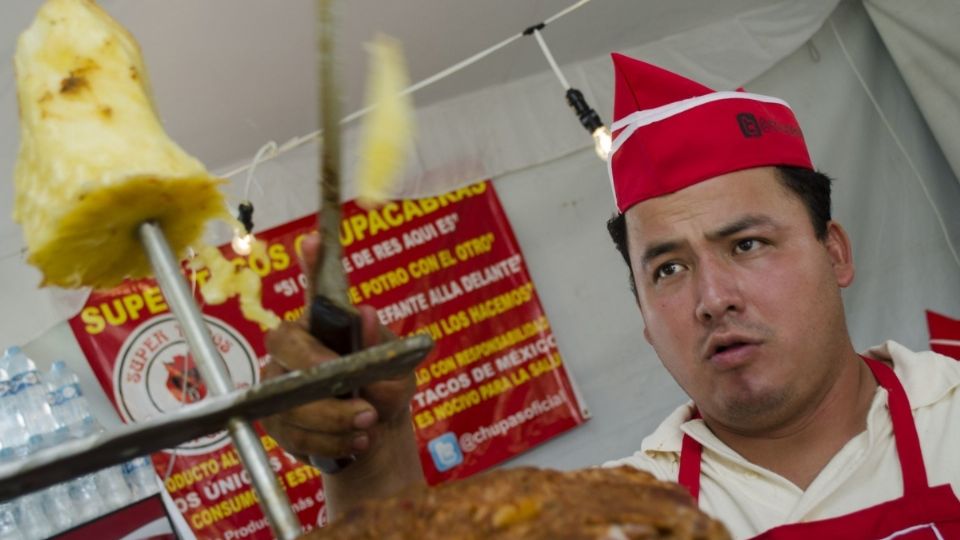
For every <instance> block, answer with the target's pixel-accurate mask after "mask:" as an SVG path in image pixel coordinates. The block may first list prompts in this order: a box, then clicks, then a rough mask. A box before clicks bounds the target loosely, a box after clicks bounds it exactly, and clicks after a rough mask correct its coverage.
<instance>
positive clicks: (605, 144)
mask: <svg viewBox="0 0 960 540" xmlns="http://www.w3.org/2000/svg"><path fill="white" fill-rule="evenodd" d="M591 135H592V136H593V149H594V151H595V152H596V153H597V156H598V157H599V158H600V159H602V160H604V161H606V160H607V157H609V156H610V149H611V148H613V138H612V137H611V136H610V130H609V129H607V126H603V125H601V126H600V127H598V128H597V129H595V130H593V133H591Z"/></svg>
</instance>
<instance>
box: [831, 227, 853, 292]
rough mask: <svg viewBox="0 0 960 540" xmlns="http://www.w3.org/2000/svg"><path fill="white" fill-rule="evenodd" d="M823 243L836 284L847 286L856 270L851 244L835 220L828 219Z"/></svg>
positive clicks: (851, 281) (845, 232)
mask: <svg viewBox="0 0 960 540" xmlns="http://www.w3.org/2000/svg"><path fill="white" fill-rule="evenodd" d="M823 245H824V247H826V248H827V256H828V257H830V264H831V266H833V274H834V276H835V277H836V279H837V284H838V285H840V287H848V286H849V285H850V284H851V283H853V278H854V275H855V274H856V271H855V269H854V265H853V246H852V245H851V244H850V237H849V236H847V231H845V230H844V229H843V227H842V226H841V225H840V224H839V223H837V222H836V221H833V220H831V221H829V222H828V223H827V236H826V238H824V240H823Z"/></svg>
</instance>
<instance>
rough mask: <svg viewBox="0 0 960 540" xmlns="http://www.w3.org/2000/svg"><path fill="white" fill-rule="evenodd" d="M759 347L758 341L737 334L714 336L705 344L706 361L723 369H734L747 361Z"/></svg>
mask: <svg viewBox="0 0 960 540" xmlns="http://www.w3.org/2000/svg"><path fill="white" fill-rule="evenodd" d="M758 345H760V340H758V339H754V338H751V337H749V336H744V335H738V334H726V335H715V336H713V337H711V338H710V340H709V341H708V342H707V354H706V355H705V356H706V359H707V360H708V361H710V362H712V363H715V364H718V365H723V366H725V367H734V366H736V365H739V364H741V363H743V362H744V361H746V360H747V357H748V355H750V354H751V353H752V351H753V350H754V349H756V347H757V346H758Z"/></svg>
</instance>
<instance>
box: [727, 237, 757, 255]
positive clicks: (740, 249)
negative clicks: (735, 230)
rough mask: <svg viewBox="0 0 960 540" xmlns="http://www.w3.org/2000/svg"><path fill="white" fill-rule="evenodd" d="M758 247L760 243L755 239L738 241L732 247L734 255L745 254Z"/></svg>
mask: <svg viewBox="0 0 960 540" xmlns="http://www.w3.org/2000/svg"><path fill="white" fill-rule="evenodd" d="M758 247H760V241H759V240H757V239H756V238H745V239H743V240H740V241H738V242H737V243H736V245H734V247H733V251H734V252H735V253H745V252H747V251H753V250H755V249H757V248H758Z"/></svg>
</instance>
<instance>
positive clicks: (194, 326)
mask: <svg viewBox="0 0 960 540" xmlns="http://www.w3.org/2000/svg"><path fill="white" fill-rule="evenodd" d="M140 241H141V243H142V244H143V248H144V250H145V251H146V253H147V258H148V259H149V260H150V265H151V266H152V267H153V271H154V274H155V275H156V278H157V283H159V284H160V290H161V291H162V292H163V296H164V298H166V300H167V303H168V304H169V305H170V310H171V311H172V312H173V314H174V315H175V316H176V317H177V320H179V321H180V325H181V326H182V328H183V333H184V335H185V336H186V338H187V343H188V344H189V346H190V350H191V351H192V352H193V357H194V360H195V361H196V363H197V368H198V369H199V370H200V375H201V376H202V377H203V380H204V382H206V383H207V385H208V387H209V388H210V391H211V393H213V394H214V395H222V394H227V393H229V392H232V391H233V390H234V385H233V381H232V380H231V378H230V372H229V371H227V366H226V364H225V363H224V361H223V359H222V357H221V356H220V354H219V353H218V352H217V348H216V346H215V345H214V343H213V338H212V337H211V336H210V332H209V330H208V329H207V326H206V324H205V322H204V319H203V316H202V315H201V314H200V308H198V307H197V304H196V302H195V300H194V297H193V294H191V292H190V288H189V287H188V286H187V281H186V279H185V278H184V277H183V274H182V273H181V271H180V264H179V261H177V259H176V258H175V257H174V256H173V252H171V251H170V245H169V244H168V243H167V239H166V237H165V236H164V235H163V231H162V230H161V229H160V227H159V226H158V225H157V224H156V223H150V222H148V223H144V224H142V225H140ZM228 431H229V432H230V438H231V439H232V440H233V444H234V446H235V447H236V449H237V452H238V453H239V455H240V460H241V461H242V462H243V466H244V467H245V468H246V469H247V472H249V473H250V478H251V480H252V483H253V488H254V489H255V490H256V493H257V496H258V497H259V498H260V507H261V508H262V509H263V513H264V514H266V516H267V519H268V520H269V521H270V525H271V526H272V528H273V531H274V534H275V535H276V537H277V538H280V539H281V540H290V539H293V538H296V537H298V536H300V534H301V529H300V520H299V519H297V516H296V515H295V514H294V513H293V509H292V508H291V507H290V500H289V499H287V494H286V493H285V492H284V490H283V488H282V487H281V486H280V483H279V482H278V481H277V477H276V476H275V475H274V473H273V469H271V468H270V462H269V460H268V459H267V454H266V452H265V451H264V449H263V446H261V444H260V437H259V436H258V435H257V432H256V430H254V429H253V426H252V425H251V424H250V423H249V422H248V421H246V420H244V419H243V418H234V419H231V420H230V422H229V429H228Z"/></svg>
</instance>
